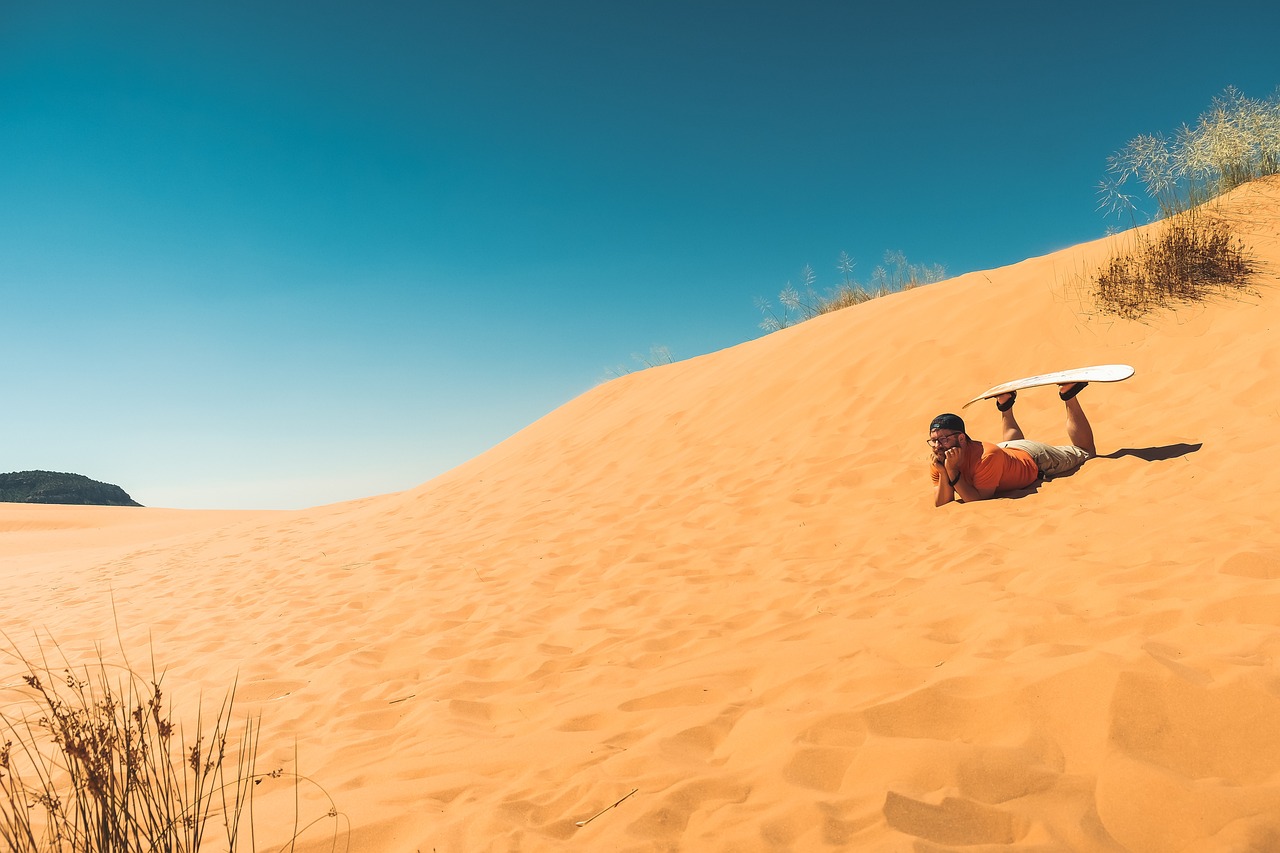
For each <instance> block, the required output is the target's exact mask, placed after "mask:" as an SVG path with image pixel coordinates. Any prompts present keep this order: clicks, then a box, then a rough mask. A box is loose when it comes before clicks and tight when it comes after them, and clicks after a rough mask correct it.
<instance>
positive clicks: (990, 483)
mask: <svg viewBox="0 0 1280 853" xmlns="http://www.w3.org/2000/svg"><path fill="white" fill-rule="evenodd" d="M929 469H930V470H929V473H930V474H931V475H932V477H933V482H934V483H937V482H938V477H939V476H940V473H941V469H940V468H939V467H938V464H937V463H936V462H931V463H930V464H929ZM960 474H961V475H962V476H963V477H964V478H965V479H966V480H968V481H969V482H970V483H973V487H974V488H975V489H977V490H978V491H980V492H985V491H987V490H988V489H991V488H994V489H995V491H997V492H1009V491H1013V490H1014V489H1024V488H1026V487H1027V486H1030V485H1031V484H1032V483H1034V482H1035V481H1036V479H1037V478H1038V477H1039V476H1040V467H1039V466H1038V465H1036V461H1035V460H1034V459H1032V458H1031V454H1030V453H1027V452H1026V451H1025V450H1018V449H1017V448H1016V447H999V446H998V445H995V444H992V443H991V442H989V441H970V442H969V444H968V447H966V448H965V452H964V458H963V459H961V460H960Z"/></svg>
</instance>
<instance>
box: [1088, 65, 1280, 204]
mask: <svg viewBox="0 0 1280 853" xmlns="http://www.w3.org/2000/svg"><path fill="white" fill-rule="evenodd" d="M1107 172H1108V177H1107V178H1105V179H1104V180H1103V181H1102V182H1101V183H1100V184H1099V185H1098V194H1099V196H1100V201H1099V205H1098V208H1099V209H1100V210H1105V211H1107V212H1108V213H1110V214H1115V215H1117V216H1121V217H1123V216H1126V215H1128V216H1129V217H1130V218H1133V216H1134V215H1135V214H1136V213H1137V212H1138V205H1137V203H1136V202H1135V201H1134V196H1133V195H1132V194H1131V193H1129V192H1127V189H1128V186H1129V181H1130V180H1133V181H1136V182H1137V183H1140V184H1141V185H1142V187H1143V189H1144V190H1145V191H1146V194H1147V195H1148V196H1149V197H1150V198H1151V200H1152V201H1154V202H1155V204H1156V206H1157V208H1158V211H1159V215H1160V216H1162V217H1169V216H1173V215H1176V214H1178V213H1181V212H1183V211H1186V210H1189V209H1191V208H1192V207H1195V206H1196V205H1199V204H1202V203H1204V202H1206V201H1209V200H1210V199H1213V198H1215V197H1217V196H1219V195H1221V194H1222V193H1224V192H1227V191H1228V190H1231V189H1234V188H1235V187H1238V186H1240V185H1241V184H1244V183H1247V182H1249V181H1252V180H1254V179H1255V178H1260V177H1264V176H1266V175H1275V174H1280V91H1278V92H1277V93H1276V94H1274V95H1272V96H1271V97H1270V98H1267V99H1263V100H1259V99H1256V98H1247V97H1245V96H1244V94H1242V93H1241V92H1240V91H1239V90H1238V89H1235V88H1234V87H1233V88H1228V89H1227V90H1226V91H1224V92H1223V93H1222V94H1221V95H1219V96H1217V97H1216V98H1214V99H1213V103H1212V105H1211V106H1210V107H1209V109H1208V110H1207V111H1206V112H1204V113H1203V114H1202V115H1201V116H1200V118H1199V120H1198V121H1197V122H1196V124H1195V125H1194V126H1190V125H1186V124H1184V125H1182V127H1181V128H1179V129H1178V130H1177V132H1176V133H1175V134H1174V136H1173V138H1172V139H1169V138H1167V137H1165V136H1164V135H1163V134H1155V135H1148V134H1144V135H1141V136H1138V137H1135V138H1134V139H1132V140H1130V141H1129V144H1128V145H1126V146H1125V147H1124V148H1122V149H1121V150H1119V151H1117V152H1116V153H1115V154H1113V155H1111V156H1110V157H1108V158H1107Z"/></svg>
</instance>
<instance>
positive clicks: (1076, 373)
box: [961, 364, 1133, 408]
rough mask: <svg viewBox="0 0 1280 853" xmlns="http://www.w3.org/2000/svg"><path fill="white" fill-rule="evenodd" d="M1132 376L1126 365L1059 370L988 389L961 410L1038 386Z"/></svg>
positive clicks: (1131, 369) (1113, 380) (1115, 380)
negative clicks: (980, 401)
mask: <svg viewBox="0 0 1280 853" xmlns="http://www.w3.org/2000/svg"><path fill="white" fill-rule="evenodd" d="M1132 375H1133V368H1132V367H1130V366H1129V365H1127V364H1098V365H1094V366H1093V367H1077V368H1075V369H1074V370H1059V371H1058V372H1057V373H1041V374H1040V375H1039V376H1028V377H1027V378H1025V379H1015V380H1013V381H1012V382H1005V383H1002V384H1000V385H997V386H995V387H994V388H988V389H987V390H986V391H983V392H982V393H981V394H979V395H978V396H976V397H974V398H973V399H972V400H970V401H969V402H968V403H965V404H964V406H962V407H961V408H968V407H969V406H971V405H973V404H974V403H976V402H978V401H979V400H988V399H990V398H992V397H999V396H1000V395H1001V394H1008V393H1009V392H1010V391H1021V390H1022V389H1023V388H1035V387H1037V386H1039V385H1061V384H1062V383H1064V382H1120V381H1122V380H1125V379H1128V378H1129V377H1130V376H1132Z"/></svg>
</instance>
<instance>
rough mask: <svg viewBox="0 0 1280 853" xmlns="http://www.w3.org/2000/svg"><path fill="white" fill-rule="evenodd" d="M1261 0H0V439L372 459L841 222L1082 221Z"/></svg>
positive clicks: (416, 459)
mask: <svg viewBox="0 0 1280 853" xmlns="http://www.w3.org/2000/svg"><path fill="white" fill-rule="evenodd" d="M1277 32H1280V4H1276V3H1273V2H1268V3H1262V2H1257V3H1245V4H1233V3H1225V4H1219V5H1218V6H1215V7H1214V10H1213V11H1209V10H1208V7H1207V6H1206V5H1205V4H1203V3H1194V4H1192V3H1185V4H1184V3H1144V4H1123V3H1115V2H1108V3H1101V2H1074V3H1070V4H1065V3H1064V4H1048V3H1044V4H1036V3H1026V2H1005V3H981V2H978V3H970V4H957V3H952V2H936V3H900V4H887V3H885V4H875V5H871V4H865V3H857V2H848V3H812V2H799V3H796V2H791V3H787V4H782V3H756V2H739V3H725V2H698V0H689V2H646V3H619V4H606V3H596V2H585V1H583V2H579V0H571V2H556V1H555V0H552V2H536V3H535V2H486V0H476V1H475V2H452V0H450V2H439V3H437V2H421V3H389V2H377V0H374V2H368V3H364V4H350V3H336V2H326V0H321V2H307V3H300V2H268V3H261V2H255V3H248V2H236V0H230V1H229V2H219V3H197V2H193V3H155V2H137V3H121V4H104V3H78V2H74V0H73V2H67V3H58V4H50V3H39V2H34V0H31V2H28V0H0V200H2V201H3V203H2V204H0V296H2V297H3V301H2V302H0V310H2V311H3V313H2V314H0V316H2V317H3V320H4V351H5V353H6V355H7V358H6V360H5V370H4V371H3V372H2V373H0V395H2V396H0V399H3V401H4V403H5V407H6V411H5V413H4V415H3V416H2V417H0V470H2V471H17V470H26V469H33V468H42V469H49V470H58V471H72V472H76V473H82V474H85V475H87V476H90V477H93V478H95V479H100V480H105V481H108V482H113V483H117V484H119V485H121V486H122V487H124V488H125V489H126V491H128V492H130V494H132V495H133V496H134V498H135V499H137V500H139V501H141V502H142V503H144V504H147V505H155V506H174V507H192V508H219V507H229V508H230V507H254V508H295V507H304V506H310V505H314V504H318V503H327V502H331V501H337V500H345V499H350V498H358V497H365V496H368V495H373V494H381V493H384V492H389V491H395V490H399V489H404V488H410V487H412V486H415V485H418V484H419V483H422V482H425V481H426V480H428V479H430V478H431V477H433V476H435V475H437V474H439V473H441V472H443V471H445V470H447V469H448V468H450V467H453V466H454V465H456V464H458V463H461V462H463V461H465V460H466V459H468V458H470V457H472V456H474V455H476V454H477V453H479V452H481V451H483V450H485V449H487V448H488V447H490V446H492V445H493V444H496V443H497V442H499V441H501V440H502V439H503V438H505V437H507V436H508V435H510V434H512V433H514V432H516V431H517V430H519V429H520V428H522V427H524V426H525V425H527V424H529V423H531V422H532V421H534V420H536V419H537V418H538V417H540V416H542V415H543V414H545V413H546V412H548V411H550V410H552V409H554V408H556V407H557V406H559V405H561V404H563V403H564V402H567V401H568V400H569V399H571V398H573V397H574V396H577V395H578V394H580V393H582V392H584V391H586V390H588V389H589V388H591V387H592V386H593V385H595V384H596V383H598V382H599V381H601V380H602V379H603V378H605V377H606V375H607V372H608V371H609V370H611V369H616V368H618V367H619V366H626V367H633V366H635V363H634V362H633V361H632V354H633V353H647V352H648V351H649V349H650V347H652V346H655V345H660V346H666V347H668V348H670V350H671V351H672V352H673V353H674V355H675V356H676V357H678V358H685V357H690V356H694V355H698V354H701V353H705V352H709V351H712V350H716V349H721V348H723V347H726V346H731V345H733V344H736V343H740V342H742V341H744V340H747V339H750V338H752V337H756V336H758V335H759V334H760V330H759V329H758V327H757V324H758V323H759V321H760V314H759V312H758V310H757V309H756V307H755V304H754V302H755V299H756V298H757V297H773V296H775V295H776V293H777V291H778V290H779V289H780V288H781V287H782V286H783V284H785V283H786V282H787V281H788V280H791V281H797V280H798V278H799V274H800V270H801V268H802V267H803V266H804V265H805V264H811V265H813V267H814V269H815V270H816V271H817V273H818V285H819V287H823V286H827V285H831V284H834V283H835V282H836V280H837V278H838V273H837V272H836V270H835V264H836V259H837V257H838V256H839V254H840V252H842V251H845V252H848V253H849V254H850V255H852V256H853V257H854V258H855V260H856V261H857V263H858V266H857V267H856V268H855V270H854V274H855V277H860V278H863V279H865V278H867V277H869V275H870V273H871V270H872V268H873V267H874V266H875V265H876V264H877V263H879V261H880V258H881V256H882V255H883V253H884V251H885V250H887V249H898V250H902V251H903V252H905V253H906V255H907V256H908V258H909V259H911V260H912V261H916V262H920V263H939V264H944V265H945V266H946V267H947V269H948V271H949V272H950V273H953V274H959V273H962V272H967V271H971V270H975V269H988V268H992V267H997V266H1001V265H1004V264H1008V263H1013V262H1016V261H1019V260H1022V259H1024V258H1027V257H1031V256H1035V255H1040V254H1044V253H1046V252H1050V251H1054V250H1056V249H1060V248H1063V247H1065V246H1068V245H1072V244H1074V243H1078V242H1081V241H1083V240H1088V239H1092V238H1094V237H1097V236H1099V235H1101V234H1102V233H1103V232H1104V230H1105V228H1106V225H1107V223H1106V221H1105V220H1104V219H1103V218H1102V216H1101V215H1100V214H1098V213H1097V212H1096V211H1095V210H1094V207H1095V203H1096V199H1095V194H1094V189H1095V185H1096V183H1097V181H1098V180H1099V179H1100V178H1101V177H1102V175H1103V172H1104V170H1105V165H1106V162H1105V161H1106V157H1107V155H1108V154H1110V153H1112V152H1113V151H1115V150H1116V149H1118V148H1120V147H1121V146H1123V145H1124V143H1125V142H1126V141H1128V140H1129V139H1130V138H1131V137H1133V136H1134V135H1136V134H1139V133H1146V132H1155V131H1171V130H1173V129H1174V128H1175V127H1176V126H1177V125H1178V124H1180V123H1182V122H1184V121H1185V122H1192V121H1194V120H1195V118H1196V117H1197V116H1198V115H1199V113H1200V112H1201V111H1203V110H1204V109H1205V108H1206V107H1207V106H1208V105H1209V102H1210V101H1211V99H1212V98H1213V97H1214V96H1215V95H1216V94H1218V93H1220V92H1221V91H1222V90H1223V89H1224V88H1225V87H1227V86H1230V85H1234V86H1236V87H1238V88H1240V89H1241V90H1243V91H1244V92H1245V93H1246V94H1247V95H1250V96H1253V97H1266V96H1269V95H1271V94H1272V93H1273V92H1275V91H1276V87H1277V85H1280V61H1277V59H1276V56H1277V52H1276V47H1275V33H1277Z"/></svg>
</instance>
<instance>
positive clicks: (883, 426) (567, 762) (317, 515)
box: [0, 180, 1280, 853]
mask: <svg viewBox="0 0 1280 853" xmlns="http://www.w3.org/2000/svg"><path fill="white" fill-rule="evenodd" d="M1228 210H1229V211H1230V214H1231V215H1232V216H1233V218H1234V219H1235V220H1236V221H1237V223H1238V225H1239V227H1240V228H1241V230H1242V231H1243V233H1244V234H1245V235H1246V238H1247V241H1248V243H1249V245H1250V247H1251V248H1252V250H1253V251H1254V252H1255V254H1256V255H1257V257H1258V258H1259V259H1260V260H1261V261H1262V262H1263V264H1264V271H1263V274H1262V276H1261V277H1260V278H1259V288H1258V291H1259V293H1258V295H1257V296H1254V297H1248V298H1244V299H1240V300H1221V301H1217V302H1215V303H1213V304H1210V305H1201V306H1194V307H1189V308H1186V309H1184V310H1179V311H1177V312H1167V313H1165V314H1162V315H1161V316H1159V317H1158V318H1156V319H1155V320H1152V321H1151V322H1149V323H1145V324H1143V323H1130V322H1122V321H1112V320H1099V319H1096V318H1090V317H1089V315H1088V313H1087V306H1086V305H1085V304H1083V302H1082V300H1081V297H1080V296H1079V295H1078V293H1077V290H1078V288H1077V286H1076V285H1075V284H1073V282H1074V281H1075V279H1076V277H1077V276H1078V275H1079V273H1080V272H1081V271H1082V270H1084V269H1086V268H1087V267H1088V265H1089V264H1090V263H1093V262H1096V261H1098V260H1100V259H1101V258H1102V256H1103V253H1104V252H1105V251H1106V250H1107V248H1108V246H1109V245H1111V244H1113V243H1114V242H1115V241H1116V240H1122V239H1125V238H1123V237H1118V238H1111V239H1109V240H1105V241H1099V242H1097V243H1093V244H1088V245H1083V246H1079V247H1075V248H1072V249H1067V250H1064V251H1062V252H1058V253H1056V254H1053V255H1049V256H1046V257H1042V258H1034V259H1031V260H1027V261H1024V262H1022V263H1019V264H1015V265H1013V266H1010V267H1006V268H1003V269H999V270H993V271H990V272H985V273H973V274H969V275H965V276H961V277H959V278H956V279H953V280H950V281H947V282H944V283H940V284H935V285H931V286H929V287H927V288H923V289H920V290H916V291H912V292H909V293H904V294H901V295H897V296H891V297H888V298H884V299H879V300H876V301H873V302H871V303H868V304H865V305H862V306H859V307H856V308H852V309H849V310H845V311H842V312H838V313H836V314H832V315H827V316H825V317H821V318H819V319H816V320H813V321H811V322H808V323H805V324H803V325H801V326H799V327H796V328H793V329H789V330H785V331H782V332H779V333H776V334H773V335H769V336H767V337H764V338H761V339H759V340H755V341H751V342H748V343H745V344H742V345H740V346H737V347H734V348H732V349H729V350H725V351H723V352H718V353H715V354H712V355H708V356H704V357H701V358H696V359H693V360H691V361H688V362H683V363H679V364H674V365H670V366H664V367H659V368H655V369H652V370H647V371H644V372H642V373H638V374H633V375H630V376H625V377H623V378H621V379H618V380H616V381H613V382H610V383H608V384H606V385H603V386H601V387H599V388H596V389H595V390H593V391H591V392H589V393H587V394H585V395H583V396H582V397H581V398H579V399H577V400H574V401H573V402H571V403H569V404H568V405H566V406H564V407H563V408H561V409H559V410H557V411H555V412H553V413H551V414H550V415H548V416H547V417H546V418H544V419H542V420H541V421H539V422H537V423H535V424H533V425H532V426H530V427H529V428H528V429H526V430H524V431H523V432H521V433H519V434H518V435H516V436H514V437H513V438H511V439H510V440H508V441H507V442H505V443H503V444H501V445H499V446H498V447H496V448H494V449H493V450H491V451H489V452H487V453H485V454H483V455H481V456H479V457H477V458H476V459H474V460H472V461H471V462H469V463H467V464H465V465H462V466H461V467H459V468H457V469H456V470H454V471H452V472H450V473H448V474H446V475H444V476H442V477H439V478H438V479H436V480H434V481H432V482H429V483H427V484H425V485H423V486H422V487H420V488H417V489H414V490H412V491H408V492H403V493H399V494H391V495H385V496H381V497H374V498H369V499H366V500H362V501H356V502H352V503H346V504H338V505H333V506H328V507H321V508H317V509H313V510H308V511H303V512H290V513H282V512H260V513H218V512H180V511H171V510H153V509H105V508H73V507H45V506H40V507H33V506H22V505H0V572H2V574H0V577H3V578H4V584H3V593H2V597H0V615H2V618H3V625H4V627H5V630H6V631H7V632H8V634H9V635H10V636H11V637H14V638H15V639H17V640H19V641H20V644H21V643H22V642H25V638H30V637H31V632H32V630H33V629H36V628H45V629H47V630H48V631H49V632H50V633H51V634H53V635H54V636H56V637H57V638H58V639H59V641H60V642H61V643H62V644H63V645H64V646H66V647H67V648H69V649H72V650H75V649H77V648H83V647H85V646H87V645H88V644H89V643H90V642H92V641H94V640H102V641H104V642H105V643H106V644H107V645H108V646H112V645H114V643H115V639H114V637H115V634H116V628H115V627H114V623H113V615H112V599H113V598H114V607H115V617H114V618H115V619H116V620H118V623H119V625H120V634H121V637H122V639H123V642H124V644H125V646H126V647H127V648H129V649H130V651H131V654H133V655H134V657H135V658H138V659H142V660H144V661H145V658H146V653H145V649H146V646H147V643H148V636H150V638H151V639H150V642H151V644H152V645H153V646H154V649H155V655H156V659H157V660H158V661H160V662H161V663H162V664H164V665H166V666H167V667H168V670H169V671H168V674H167V676H166V684H167V685H169V689H170V692H171V693H178V694H181V693H183V692H184V691H185V692H187V693H192V692H194V691H196V690H198V689H200V688H203V689H204V690H205V691H206V693H207V694H211V695H212V694H218V695H220V693H221V691H222V690H223V689H224V688H225V687H226V686H227V685H228V684H229V683H230V682H231V680H232V678H233V677H235V675H236V673H238V674H239V679H240V691H239V696H240V699H241V702H242V705H243V707H244V708H246V709H252V710H253V711H255V712H259V713H261V715H262V720H263V744H264V746H263V758H262V760H261V764H262V765H264V766H266V765H273V766H279V765H283V766H286V767H288V768H289V769H292V768H293V755H294V744H295V741H296V747H297V756H298V769H299V770H300V771H301V772H303V773H305V774H306V775H307V776H309V777H310V778H312V779H314V780H316V781H317V782H319V783H320V784H322V785H323V786H324V787H325V789H326V790H327V791H328V793H329V795H330V796H332V798H333V800H334V802H335V803H336V805H337V807H338V808H339V809H340V810H341V811H342V812H343V813H344V815H345V816H346V818H347V819H349V822H350V829H351V834H350V845H351V846H350V849H351V850H356V851H397V853H413V851H418V850H421V851H424V853H425V851H440V853H445V851H451V853H452V852H453V851H458V852H459V853H460V852H461V851H477V850H502V851H507V850H520V851H533V850H583V851H587V850H589V851H600V850H633V851H649V850H699V851H701V850H726V851H729V850H732V851H750V850H820V849H856V850H904V851H906V850H912V851H916V850H918V851H941V850H966V851H993V850H1006V849H1010V850H1022V851H1028V850H1037V851H1049V850H1080V851H1121V850H1130V851H1151V852H1152V853H1171V851H1228V850H1232V851H1234V850H1264V849H1267V850H1274V849H1280V664H1278V663H1277V656H1278V655H1280V529H1278V526H1277V524H1276V519H1277V517H1280V485H1278V484H1280V478H1278V477H1277V476H1276V468H1277V462H1276V453H1275V447H1276V446H1277V443H1278V442H1280V347H1277V329H1278V328H1280V299H1277V298H1276V294H1275V284H1276V281H1277V271H1280V181H1275V180H1272V181H1269V182H1256V183H1254V184H1252V185H1249V186H1247V187H1244V188H1242V189H1241V190H1239V191H1237V192H1236V193H1235V194H1234V195H1233V196H1232V197H1231V198H1230V199H1229V205H1228ZM987 318H994V319H987ZM1107 362H1126V363H1129V364H1132V365H1134V366H1135V367H1136V368H1137V375H1136V376H1135V377H1134V378H1133V379H1131V380H1129V381H1128V382H1125V383H1121V384H1118V385H1093V386H1091V387H1090V388H1088V389H1087V390H1086V391H1085V392H1084V393H1083V394H1082V396H1081V398H1080V399H1081V401H1082V403H1083V404H1084V407H1085V409H1086V411H1087V412H1088V414H1089V415H1090V417H1091V419H1092V420H1093V423H1094V426H1095V429H1096V431H1097V437H1098V445H1099V450H1100V452H1101V453H1102V454H1104V457H1105V458H1100V459H1097V460H1093V461H1091V462H1090V463H1088V464H1087V465H1086V466H1085V467H1084V468H1083V469H1082V470H1081V471H1079V472H1078V473H1076V474H1075V475H1074V476H1071V477H1068V478H1063V479H1059V480H1055V481H1053V482H1051V483H1048V484H1042V485H1041V486H1039V487H1038V488H1037V489H1036V490H1035V491H1034V492H1033V493H1031V494H1028V495H1025V496H1022V497H1018V498H1015V499H998V500H994V501H990V502H986V503H980V504H974V505H969V506H963V505H950V506H947V507H943V508H940V509H935V508H934V507H933V505H932V492H931V489H930V486H929V479H928V475H927V472H926V470H925V467H924V455H925V446H924V442H923V439H924V438H925V433H926V427H927V424H928V421H929V419H930V418H931V417H932V416H933V415H935V414H937V413H938V412H940V411H945V410H956V409H958V407H959V405H960V403H961V402H962V401H964V400H965V399H968V397H969V396H971V395H972V394H974V393H976V392H977V391H979V390H981V389H983V388H985V387H988V386H989V385H992V384H994V383H995V382H998V381H1002V380H1005V379H1009V378H1012V377H1016V376H1021V375H1028V374H1033V373H1039V372H1043V371H1047V370H1054V369H1060V368H1064V367H1071V366H1078V365H1084V364H1095V363H1107ZM1054 390H1055V389H1053V388H1043V389H1035V390H1031V391H1024V392H1023V393H1022V395H1021V397H1020V399H1019V403H1018V412H1019V415H1020V417H1021V420H1022V423H1023V426H1024V428H1025V429H1026V431H1027V433H1028V435H1029V436H1030V437H1033V438H1036V437H1040V438H1044V439H1047V440H1053V441H1058V440H1061V439H1063V438H1064V435H1063V431H1062V406H1061V404H1060V403H1059V402H1058V401H1057V399H1056V397H1055V394H1054ZM965 414H966V415H967V419H968V422H969V424H970V432H971V433H972V434H974V435H975V436H977V437H980V438H988V439H992V440H994V439H995V438H997V437H998V436H997V435H996V430H997V426H998V423H999V421H998V417H997V415H996V413H995V410H994V407H993V406H991V405H990V404H986V403H984V404H979V405H976V406H974V407H972V408H970V409H969V410H966V412H965ZM5 666H8V664H6V665H5ZM266 787H267V786H264V789H265V788H266ZM633 790H635V794H634V795H632V796H630V797H629V798H626V799H625V800H623V802H621V803H620V804H618V805H617V807H616V808H612V809H608V810H606V811H604V813H603V814H600V816H599V817H597V818H595V819H594V820H591V821H590V822H588V823H586V825H585V826H581V827H579V826H576V823H577V822H581V821H586V820H587V819H588V818H591V817H592V816H593V815H596V814H597V813H599V812H601V811H602V810H605V809H607V807H609V806H610V805H611V804H613V803H615V802H617V801H618V800H619V799H621V798H623V797H625V796H626V795H627V794H628V793H629V792H631V791H633ZM272 796H276V798H277V800H276V801H272V800H271V799H270V798H271V797H272ZM282 796H283V795H281V794H279V792H276V793H275V794H273V793H272V792H271V791H267V792H266V797H267V802H268V804H267V805H266V806H264V809H263V811H264V812H265V813H266V814H267V816H268V819H270V817H271V816H278V815H279V814H282V813H283V812H282V811H278V810H281V809H283V808H284V807H283V806H282V805H281V803H282V802H283V800H281V799H280V798H281V797H282ZM288 806H289V808H291V807H292V795H291V794H290V795H288ZM326 807H327V806H326ZM343 826H344V827H345V824H343ZM331 829H332V822H331V821H329V822H323V821H322V824H321V825H320V826H319V827H318V828H316V829H314V830H312V831H311V832H310V833H309V834H308V835H306V836H304V841H305V842H307V845H306V846H307V847H308V849H327V845H328V835H326V833H327V832H329V831H330V830H331Z"/></svg>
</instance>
